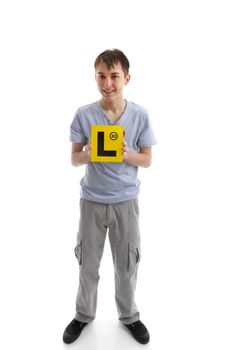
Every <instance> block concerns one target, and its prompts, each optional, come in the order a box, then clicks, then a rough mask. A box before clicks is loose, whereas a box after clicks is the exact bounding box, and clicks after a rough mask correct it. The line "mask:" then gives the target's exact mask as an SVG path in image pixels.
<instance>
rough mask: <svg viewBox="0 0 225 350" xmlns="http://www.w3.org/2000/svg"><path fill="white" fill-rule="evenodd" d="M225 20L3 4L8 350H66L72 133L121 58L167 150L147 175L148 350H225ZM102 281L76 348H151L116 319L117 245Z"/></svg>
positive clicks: (185, 9)
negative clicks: (106, 63)
mask: <svg viewBox="0 0 225 350" xmlns="http://www.w3.org/2000/svg"><path fill="white" fill-rule="evenodd" d="M224 17H225V13H224V10H223V1H218V0H214V1H207V0H205V1H200V0H189V1H180V0H179V1H178V0H177V1H175V0H171V1H165V0H157V1H147V0H140V1H138V2H137V1H135V2H134V1H132V0H129V1H128V0H120V1H118V0H114V1H112V2H106V1H100V0H97V1H91V0H89V1H88V0H83V1H75V0H74V1H72V0H68V1H59V0H54V1H51V0H39V1H31V0H29V1H28V0H27V1H25V0H21V1H13V0H11V1H10V0H8V1H1V5H0V35H1V54H0V60H1V65H0V69H1V72H0V86H1V88H0V89H1V90H0V98H1V106H0V108H1V110H0V117H1V122H0V166H1V172H0V174H1V181H0V191H1V192H0V201H1V211H0V213H1V221H0V225H1V228H0V229H1V236H0V237H1V238H0V239H1V242H0V266H1V289H0V291H1V298H0V302H1V305H0V318H1V325H0V333H1V335H0V337H1V344H0V346H1V349H4V350H7V349H16V348H17V349H18V348H19V349H20V348H21V349H23V350H27V349H32V350H36V349H38V350H40V349H48V350H57V349H67V348H68V346H66V345H64V344H63V343H62V339H61V338H62V333H63V330H64V328H65V327H66V325H67V324H68V323H69V322H70V321H71V319H72V318H73V316H74V309H75V295H76V290H77V282H78V279H77V277H78V267H77V263H76V261H75V257H74V253H73V249H74V246H75V242H76V230H77V224H78V219H79V208H78V202H79V181H80V178H81V176H82V174H83V171H84V168H79V169H77V168H73V167H72V166H71V164H70V147H71V145H70V143H69V126H70V123H71V121H72V119H73V116H74V113H75V110H76V109H77V108H78V107H79V106H81V105H83V104H87V103H90V102H93V101H95V100H97V99H99V98H100V96H99V94H98V92H97V89H96V85H95V81H94V69H93V62H94V60H95V58H96V56H97V55H98V54H99V53H100V52H102V51H103V50H105V49H108V48H119V49H122V50H123V51H124V52H125V54H126V55H127V56H128V58H129V60H130V63H131V70H130V73H131V76H132V78H131V81H130V83H129V85H128V86H127V87H126V89H125V97H126V98H127V99H128V100H133V101H135V102H137V103H140V104H142V105H143V106H145V107H146V108H148V109H149V112H150V115H151V119H152V124H153V127H154V130H155V133H156V136H157V141H158V145H157V146H155V147H154V149H153V164H152V167H151V168H149V169H141V170H140V173H139V176H140V178H141V180H142V191H141V195H140V207H141V208H140V209H141V230H142V263H141V264H140V268H139V280H138V287H137V295H136V301H137V304H138V307H139V309H140V312H141V319H142V320H143V322H144V323H146V325H147V326H148V328H149V330H150V333H151V344H149V345H147V346H145V348H148V349H154V350H165V349H169V350H181V349H182V350H186V349H192V350H199V349H204V350H206V349H216V350H224V348H225V339H224V329H225V301H224V300H225V298H224V295H225V285H224V266H225V256H224V233H225V225H224V204H225V203H224V198H225V189H224V178H225V170H224V149H225V141H224V122H223V119H224V117H225V113H224V112H225V108H224V96H225V69H224V66H225V65H224V62H225V49H224V32H225V24H224V23H225V22H224ZM100 274H101V279H100V284H99V303H98V312H97V317H96V321H95V322H94V323H93V324H92V325H91V326H89V329H88V328H86V329H85V331H84V334H83V335H82V337H81V338H80V339H79V340H78V341H77V343H75V344H73V345H71V346H69V347H70V348H74V349H75V348H76V349H85V350H86V349H92V350H95V349H96V350H101V349H106V348H107V349H109V350H110V349H116V350H124V349H127V348H129V349H139V348H140V349H141V348H143V346H141V345H139V344H138V343H136V342H135V341H134V340H133V339H132V338H131V337H130V336H129V334H128V333H127V332H126V331H125V330H124V329H123V328H122V327H121V326H120V325H119V323H118V321H117V312H116V307H115V303H114V284H113V266H112V260H111V253H110V250H109V245H108V243H107V244H106V248H105V254H104V257H103V261H102V267H101V271H100ZM85 335H86V336H85Z"/></svg>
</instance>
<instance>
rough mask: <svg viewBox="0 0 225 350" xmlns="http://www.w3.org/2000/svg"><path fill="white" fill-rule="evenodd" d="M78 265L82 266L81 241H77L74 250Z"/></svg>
mask: <svg viewBox="0 0 225 350" xmlns="http://www.w3.org/2000/svg"><path fill="white" fill-rule="evenodd" d="M74 253H75V256H76V258H77V261H78V264H79V265H80V266H81V265H82V241H79V242H78V243H77V245H76V247H75V249H74Z"/></svg>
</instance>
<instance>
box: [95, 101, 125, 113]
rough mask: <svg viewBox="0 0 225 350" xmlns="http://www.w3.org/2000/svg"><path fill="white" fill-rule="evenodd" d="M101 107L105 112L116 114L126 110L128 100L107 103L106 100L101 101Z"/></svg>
mask: <svg viewBox="0 0 225 350" xmlns="http://www.w3.org/2000/svg"><path fill="white" fill-rule="evenodd" d="M101 106H102V108H103V109H104V110H105V111H112V112H114V113H117V112H119V111H121V110H124V108H125V107H126V100H124V99H123V98H120V99H119V100H113V101H106V100H104V99H101Z"/></svg>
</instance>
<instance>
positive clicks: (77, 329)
mask: <svg viewBox="0 0 225 350" xmlns="http://www.w3.org/2000/svg"><path fill="white" fill-rule="evenodd" d="M85 326H87V323H85V322H80V321H77V320H75V318H74V319H73V320H72V321H71V322H70V323H69V324H68V326H67V327H66V329H65V331H64V333H63V341H64V343H66V344H70V343H72V342H74V341H75V340H76V339H77V338H78V337H79V336H80V335H81V332H82V330H83V329H84V327H85Z"/></svg>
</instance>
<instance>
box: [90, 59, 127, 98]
mask: <svg viewBox="0 0 225 350" xmlns="http://www.w3.org/2000/svg"><path fill="white" fill-rule="evenodd" d="M95 79H96V82H97V86H98V90H99V92H100V94H101V95H102V98H103V100H106V101H107V102H110V101H111V102H112V101H115V100H116V99H120V98H122V97H123V87H124V86H125V85H127V84H128V82H129V80H130V75H129V74H127V75H126V76H125V74H124V71H123V70H122V67H121V64H120V63H118V64H114V66H113V67H111V68H108V67H107V65H106V63H104V62H102V63H100V64H98V66H97V67H96V69H95Z"/></svg>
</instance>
